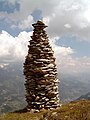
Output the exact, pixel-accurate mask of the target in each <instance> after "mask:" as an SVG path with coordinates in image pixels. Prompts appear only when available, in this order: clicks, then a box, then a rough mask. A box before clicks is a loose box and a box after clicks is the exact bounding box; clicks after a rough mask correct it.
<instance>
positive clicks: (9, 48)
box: [0, 31, 32, 61]
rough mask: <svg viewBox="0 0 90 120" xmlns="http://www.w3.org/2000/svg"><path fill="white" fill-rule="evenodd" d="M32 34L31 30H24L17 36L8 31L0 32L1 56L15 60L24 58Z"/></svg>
mask: <svg viewBox="0 0 90 120" xmlns="http://www.w3.org/2000/svg"><path fill="white" fill-rule="evenodd" d="M31 34H32V33H31V32H25V31H23V32H21V33H20V34H19V35H18V36H17V37H13V36H11V35H10V34H9V33H7V32H6V31H2V33H1V34H0V51H1V52H0V58H1V59H10V60H13V61H14V60H17V59H19V60H20V59H21V60H22V59H24V56H25V55H26V54H27V45H28V41H29V40H30V36H31Z"/></svg>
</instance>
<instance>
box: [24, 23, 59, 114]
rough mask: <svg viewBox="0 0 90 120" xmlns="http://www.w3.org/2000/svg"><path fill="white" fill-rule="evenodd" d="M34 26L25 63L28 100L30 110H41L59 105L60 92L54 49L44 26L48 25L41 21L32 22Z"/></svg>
mask: <svg viewBox="0 0 90 120" xmlns="http://www.w3.org/2000/svg"><path fill="white" fill-rule="evenodd" d="M32 26H33V27H34V30H33V35H32V36H31V38H32V40H30V41H29V42H30V45H28V48H29V49H28V55H27V56H26V59H25V63H24V75H25V79H26V81H25V88H26V101H27V103H28V104H27V110H28V111H34V112H35V111H36V112H37V111H40V110H42V109H53V108H57V107H59V106H60V105H59V92H58V82H59V81H58V79H57V68H56V64H55V58H54V55H53V54H54V51H53V50H52V47H51V46H50V44H49V40H48V36H47V34H46V31H45V30H44V28H46V27H47V26H46V25H45V24H44V23H43V22H41V21H37V23H35V24H32Z"/></svg>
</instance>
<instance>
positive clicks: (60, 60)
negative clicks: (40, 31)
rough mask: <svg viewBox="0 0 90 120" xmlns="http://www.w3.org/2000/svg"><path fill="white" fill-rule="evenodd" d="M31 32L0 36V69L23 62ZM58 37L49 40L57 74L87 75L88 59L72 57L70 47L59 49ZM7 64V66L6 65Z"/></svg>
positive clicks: (72, 51) (72, 53) (89, 62)
mask: <svg viewBox="0 0 90 120" xmlns="http://www.w3.org/2000/svg"><path fill="white" fill-rule="evenodd" d="M31 35H32V32H25V31H23V32H21V33H20V34H19V35H18V36H17V37H13V36H11V35H10V34H9V33H7V32H6V31H2V33H1V34H0V68H5V66H7V65H8V64H9V63H10V62H20V61H23V60H25V56H26V55H27V52H28V47H27V45H28V41H29V40H30V36H31ZM56 39H58V37H57V38H56V37H55V38H53V39H50V44H51V46H52V48H53V50H54V52H55V54H54V56H55V58H56V64H57V67H58V72H60V73H64V74H66V73H68V74H72V75H78V74H80V73H82V74H83V73H89V71H90V58H89V57H83V58H77V57H74V56H73V55H74V52H75V51H74V50H73V49H72V48H70V47H61V46H57V45H56V44H55V41H56ZM7 63H8V64H7Z"/></svg>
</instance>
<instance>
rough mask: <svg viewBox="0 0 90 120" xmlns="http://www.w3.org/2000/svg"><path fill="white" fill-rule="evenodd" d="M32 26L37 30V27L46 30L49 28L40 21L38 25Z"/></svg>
mask: <svg viewBox="0 0 90 120" xmlns="http://www.w3.org/2000/svg"><path fill="white" fill-rule="evenodd" d="M32 26H33V27H34V28H37V27H42V28H46V27H47V26H46V25H45V24H44V23H43V22H42V21H41V20H38V21H37V23H34V24H32Z"/></svg>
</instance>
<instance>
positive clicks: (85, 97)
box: [76, 92, 90, 100]
mask: <svg viewBox="0 0 90 120" xmlns="http://www.w3.org/2000/svg"><path fill="white" fill-rule="evenodd" d="M76 100H90V92H89V93H87V94H85V95H82V96H80V97H79V98H77V99H76Z"/></svg>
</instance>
